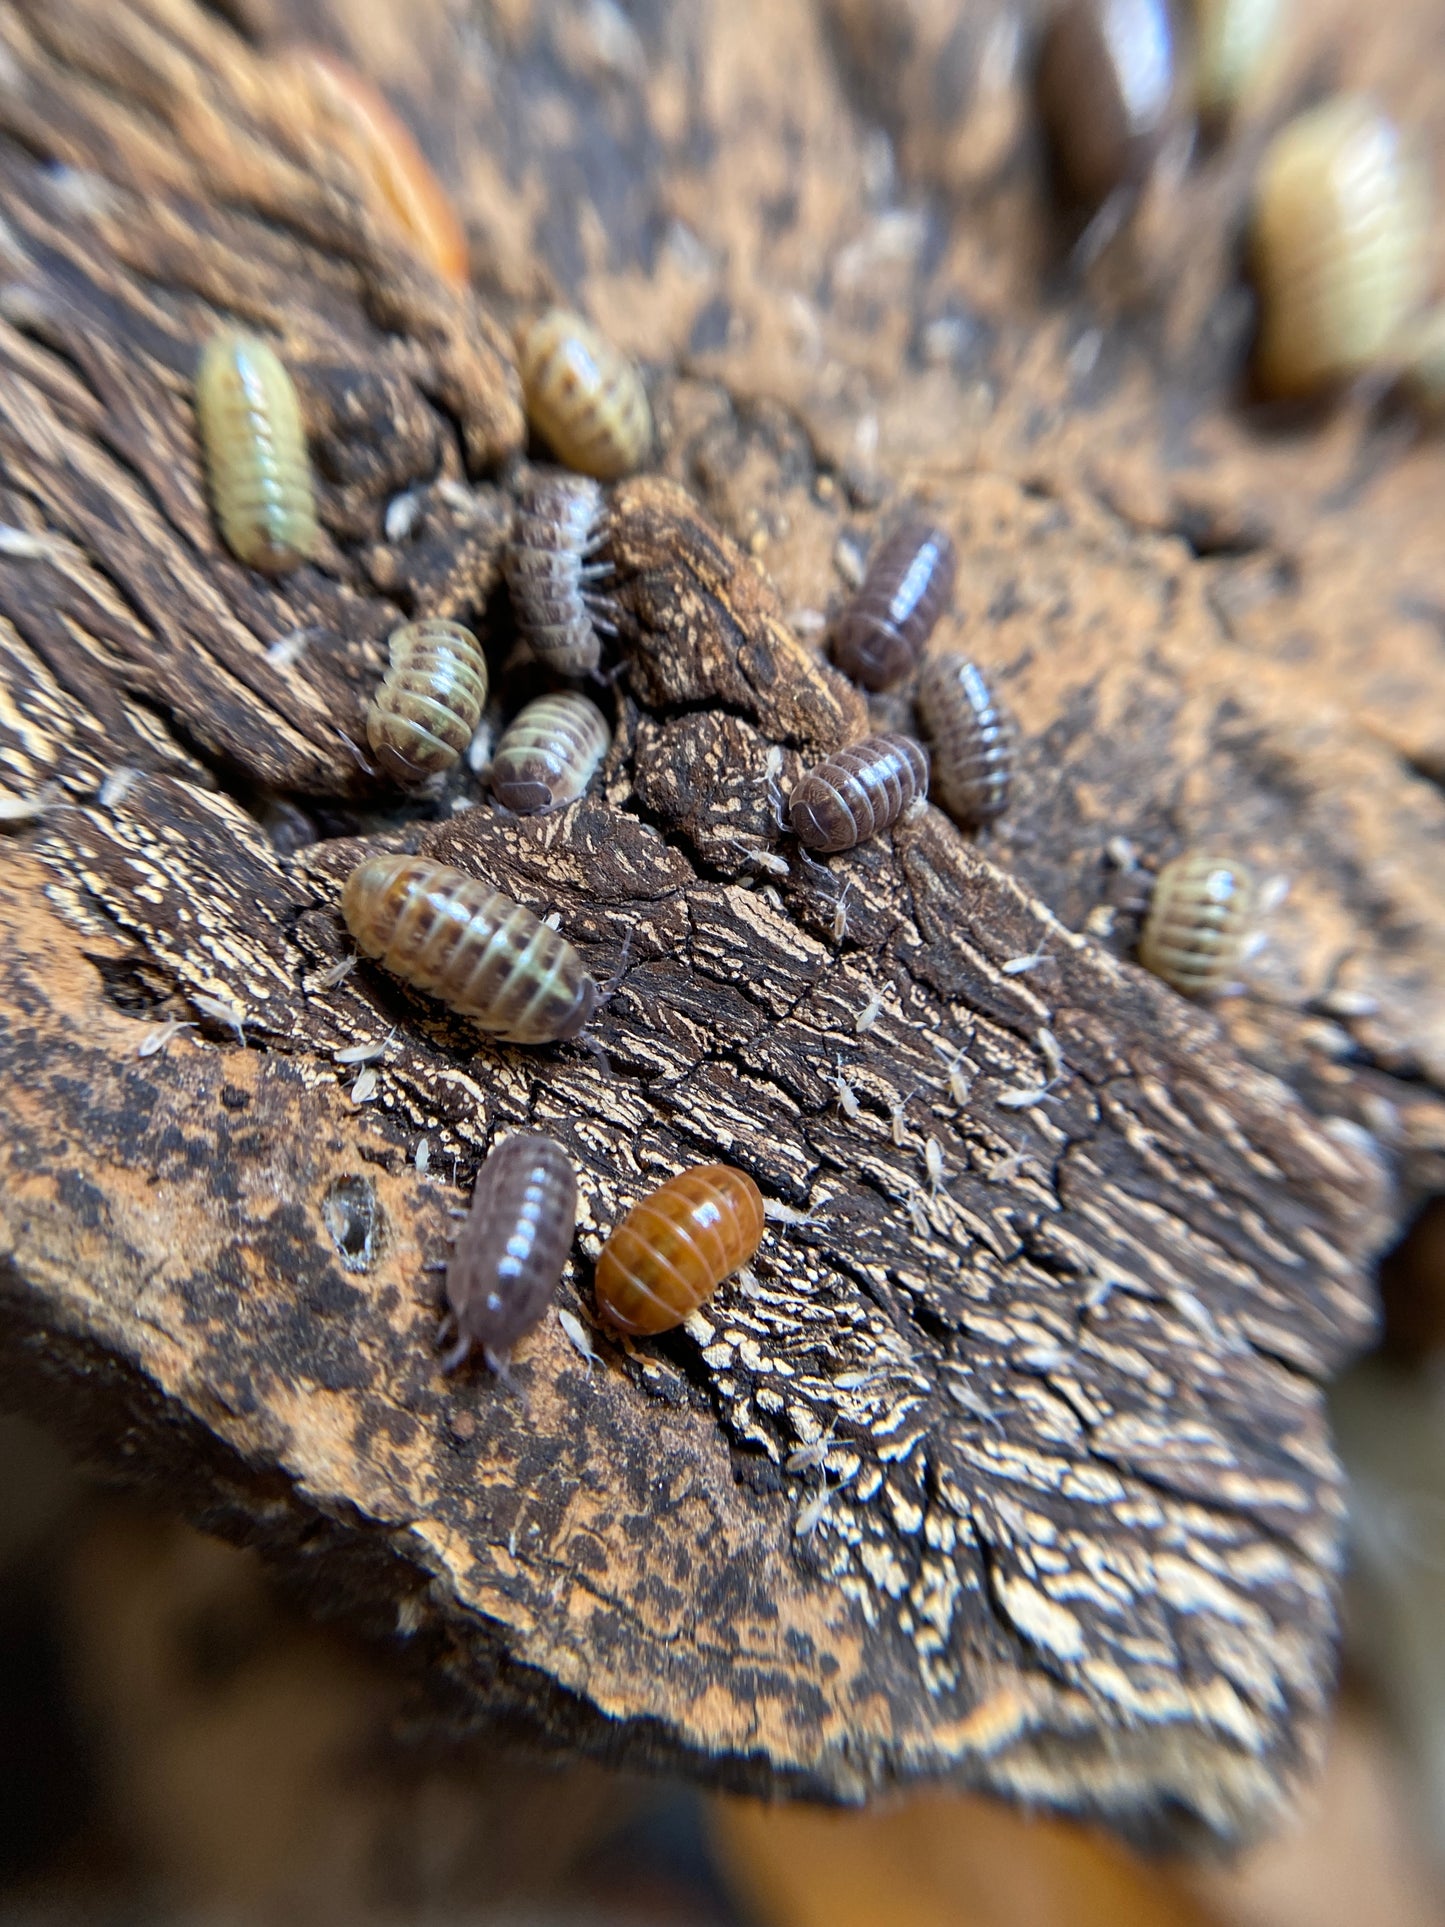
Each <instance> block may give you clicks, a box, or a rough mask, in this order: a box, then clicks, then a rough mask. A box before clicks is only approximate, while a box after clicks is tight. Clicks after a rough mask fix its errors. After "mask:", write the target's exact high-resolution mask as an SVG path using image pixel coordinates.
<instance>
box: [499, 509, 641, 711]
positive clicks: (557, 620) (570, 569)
mask: <svg viewBox="0 0 1445 1927" xmlns="http://www.w3.org/2000/svg"><path fill="white" fill-rule="evenodd" d="M604 509H605V504H604V502H603V497H602V490H601V489H600V488H599V487H598V486H597V484H596V482H594V481H591V480H589V478H588V477H587V476H585V475H555V474H554V475H539V476H534V477H533V478H532V480H531V481H529V482H528V483H527V484H526V486H525V487H524V488H523V490H522V496H521V501H520V502H519V504H518V507H517V521H516V526H515V528H514V529H513V532H512V540H511V542H510V544H509V545H508V548H507V553H506V557H505V559H504V567H505V569H506V575H507V588H508V590H509V591H510V592H511V597H512V610H513V613H514V614H515V616H516V618H517V631H518V634H519V635H520V636H521V638H522V640H523V642H525V643H526V645H527V647H528V648H529V649H530V650H531V651H532V654H533V655H534V656H535V657H536V658H537V660H538V661H539V662H541V663H544V664H545V665H546V666H547V668H548V669H551V670H554V671H555V672H556V673H557V674H558V675H559V676H585V675H590V674H591V673H592V671H593V670H595V669H596V667H597V665H598V663H599V662H600V661H601V658H602V643H601V640H600V638H601V636H604V635H607V636H610V635H615V634H616V633H617V630H616V625H615V624H614V623H613V621H612V620H611V614H610V610H611V605H610V603H609V602H608V599H607V597H606V595H605V594H604V593H603V592H602V590H601V586H600V585H601V584H602V583H603V582H604V581H605V580H606V578H607V577H608V576H609V575H610V574H611V573H612V570H611V565H610V564H609V563H607V562H606V561H604V560H602V559H601V550H602V547H603V543H604V535H603V523H604Z"/></svg>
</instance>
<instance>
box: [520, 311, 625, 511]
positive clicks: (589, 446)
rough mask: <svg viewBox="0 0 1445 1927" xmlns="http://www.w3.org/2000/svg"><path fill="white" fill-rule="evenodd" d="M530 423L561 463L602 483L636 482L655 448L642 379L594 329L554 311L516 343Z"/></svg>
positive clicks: (523, 330)
mask: <svg viewBox="0 0 1445 1927" xmlns="http://www.w3.org/2000/svg"><path fill="white" fill-rule="evenodd" d="M517 362H518V366H519V368H520V370H521V376H522V396H523V400H524V401H525V403H526V409H527V419H528V421H529V422H530V423H531V425H532V427H533V428H534V429H536V431H537V433H538V434H539V435H540V436H541V437H542V439H543V440H544V441H545V442H546V443H547V446H548V447H549V448H550V449H551V450H552V453H553V454H554V455H555V456H556V457H557V459H558V461H560V462H562V463H564V464H565V466H566V467H568V468H575V469H577V470H578V471H579V472H580V473H581V474H583V475H592V476H595V477H596V478H597V480H598V481H602V482H612V481H616V480H617V478H618V477H619V476H622V475H630V474H631V473H632V471H633V470H634V469H636V468H640V467H641V466H642V464H643V463H644V462H645V461H646V460H647V457H648V454H649V452H650V451H651V448H652V409H651V407H650V406H649V404H648V400H647V390H646V389H645V388H644V387H643V385H642V377H641V375H640V374H639V373H638V372H637V369H636V368H635V366H634V365H633V363H632V362H631V361H629V360H628V358H627V356H626V355H624V354H623V353H622V352H621V350H620V349H617V348H614V347H613V345H612V343H611V342H610V341H608V340H606V339H605V337H604V336H602V335H600V334H599V333H598V331H597V330H596V329H595V328H594V327H593V326H592V324H591V323H590V322H589V321H584V320H583V318H582V316H581V315H580V314H572V313H571V312H569V311H568V310H567V309H566V308H550V309H548V311H547V313H546V314H543V315H539V316H538V317H537V318H536V320H534V321H531V322H528V323H527V324H526V325H525V326H524V327H523V328H521V329H520V330H519V332H518V335H517Z"/></svg>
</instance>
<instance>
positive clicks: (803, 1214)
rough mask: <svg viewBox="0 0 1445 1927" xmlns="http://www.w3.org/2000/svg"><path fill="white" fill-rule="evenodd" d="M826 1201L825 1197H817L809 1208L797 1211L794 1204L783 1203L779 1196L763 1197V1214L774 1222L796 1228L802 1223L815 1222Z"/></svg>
mask: <svg viewBox="0 0 1445 1927" xmlns="http://www.w3.org/2000/svg"><path fill="white" fill-rule="evenodd" d="M827 1202H828V1200H827V1198H819V1200H818V1202H817V1203H816V1204H815V1205H813V1206H812V1207H811V1209H809V1210H807V1211H799V1210H798V1208H797V1206H796V1205H791V1204H784V1203H783V1201H782V1199H781V1198H764V1199H763V1216H764V1217H765V1218H767V1219H769V1220H771V1221H772V1222H773V1223H774V1224H785V1225H789V1226H791V1227H792V1228H793V1229H795V1230H798V1229H801V1228H802V1227H803V1226H804V1225H813V1224H817V1223H818V1221H819V1214H820V1213H821V1211H822V1209H823V1206H824V1205H825V1204H826V1203H827Z"/></svg>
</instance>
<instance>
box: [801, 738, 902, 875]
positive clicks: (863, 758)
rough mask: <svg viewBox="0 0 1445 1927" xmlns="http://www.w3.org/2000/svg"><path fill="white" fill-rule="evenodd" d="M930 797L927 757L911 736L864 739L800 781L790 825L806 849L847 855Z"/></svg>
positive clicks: (814, 769)
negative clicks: (915, 802) (915, 803)
mask: <svg viewBox="0 0 1445 1927" xmlns="http://www.w3.org/2000/svg"><path fill="white" fill-rule="evenodd" d="M927 794H928V752H927V751H926V750H925V749H924V748H923V746H922V744H920V743H915V742H914V741H913V738H912V737H911V736H865V737H864V739H863V741H862V742H861V743H853V744H851V745H850V746H849V747H848V748H847V749H840V750H837V751H835V752H834V754H833V755H832V756H830V757H829V758H828V759H827V761H826V762H822V763H819V764H817V765H816V766H815V767H814V768H813V769H810V770H809V771H808V773H807V774H806V775H805V776H803V777H800V778H799V780H798V782H797V784H796V785H795V786H794V789H793V793H792V795H791V796H790V797H789V798H788V820H789V822H790V823H791V824H792V826H793V833H794V835H795V836H796V837H797V839H798V841H799V842H800V843H805V844H806V845H807V846H808V848H809V849H810V850H851V849H852V848H853V846H854V845H855V844H856V843H866V842H867V841H868V839H869V837H870V836H877V835H878V834H879V833H880V832H881V831H883V830H886V829H887V828H888V827H889V825H890V824H893V823H896V822H897V821H898V819H899V817H900V816H902V814H903V812H904V811H905V810H906V809H907V808H908V805H909V804H910V803H911V802H913V800H914V799H915V797H921V796H927Z"/></svg>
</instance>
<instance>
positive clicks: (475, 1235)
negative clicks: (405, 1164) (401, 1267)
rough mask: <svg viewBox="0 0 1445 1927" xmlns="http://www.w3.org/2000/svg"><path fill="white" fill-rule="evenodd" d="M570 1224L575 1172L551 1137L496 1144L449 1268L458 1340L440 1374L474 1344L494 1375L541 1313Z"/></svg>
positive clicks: (562, 1260)
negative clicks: (479, 1348)
mask: <svg viewBox="0 0 1445 1927" xmlns="http://www.w3.org/2000/svg"><path fill="white" fill-rule="evenodd" d="M576 1229H577V1174H576V1172H575V1171H574V1170H573V1168H572V1160H571V1158H569V1157H568V1155H567V1153H566V1152H565V1151H564V1150H563V1148H562V1146H561V1145H560V1144H558V1143H557V1141H556V1139H555V1138H550V1137H543V1136H542V1135H541V1134H540V1133H539V1132H535V1131H519V1132H517V1133H516V1134H515V1135H514V1136H512V1137H509V1138H507V1139H505V1140H504V1142H503V1143H501V1144H499V1145H497V1147H496V1148H495V1150H494V1151H493V1152H492V1153H491V1155H490V1157H488V1159H487V1161H486V1163H485V1164H484V1165H483V1166H482V1168H481V1171H480V1173H479V1174H478V1177H477V1182H476V1188H475V1190H474V1191H473V1192H472V1208H471V1210H470V1212H469V1213H468V1214H467V1221H466V1223H465V1224H464V1225H463V1227H462V1229H461V1230H460V1231H459V1232H458V1233H457V1241H456V1244H455V1246H454V1247H453V1250H452V1260H451V1263H450V1264H449V1265H448V1266H447V1277H446V1296H447V1305H448V1308H449V1309H450V1311H451V1315H452V1317H453V1318H454V1319H455V1320H456V1327H457V1342H456V1344H455V1346H454V1347H453V1348H452V1350H451V1351H450V1352H448V1354H447V1356H446V1358H445V1359H444V1360H443V1363H442V1369H443V1371H453V1370H455V1368H456V1367H457V1366H458V1365H460V1364H461V1362H462V1360H463V1359H464V1358H465V1357H466V1356H467V1354H468V1353H469V1352H470V1351H471V1349H472V1347H473V1345H478V1346H480V1347H481V1351H482V1355H483V1357H484V1358H485V1359H486V1361H487V1363H488V1365H490V1366H491V1368H492V1370H493V1371H494V1372H496V1371H501V1370H502V1369H503V1367H504V1366H505V1364H506V1361H507V1359H508V1357H509V1355H510V1353H511V1350H512V1347H513V1346H514V1345H515V1344H516V1343H517V1340H518V1339H519V1338H522V1337H524V1336H525V1335H526V1334H527V1333H528V1332H529V1331H531V1329H532V1327H533V1326H534V1325H538V1324H540V1323H541V1321H542V1319H543V1317H544V1316H545V1314H546V1310H547V1307H548V1305H550V1304H551V1302H552V1294H553V1293H554V1292H555V1291H556V1289H557V1286H558V1283H559V1281H560V1280H561V1277H562V1267H563V1265H565V1264H566V1262H567V1253H568V1252H569V1251H570V1250H571V1249H572V1234H573V1232H574V1231H575V1230H576Z"/></svg>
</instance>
